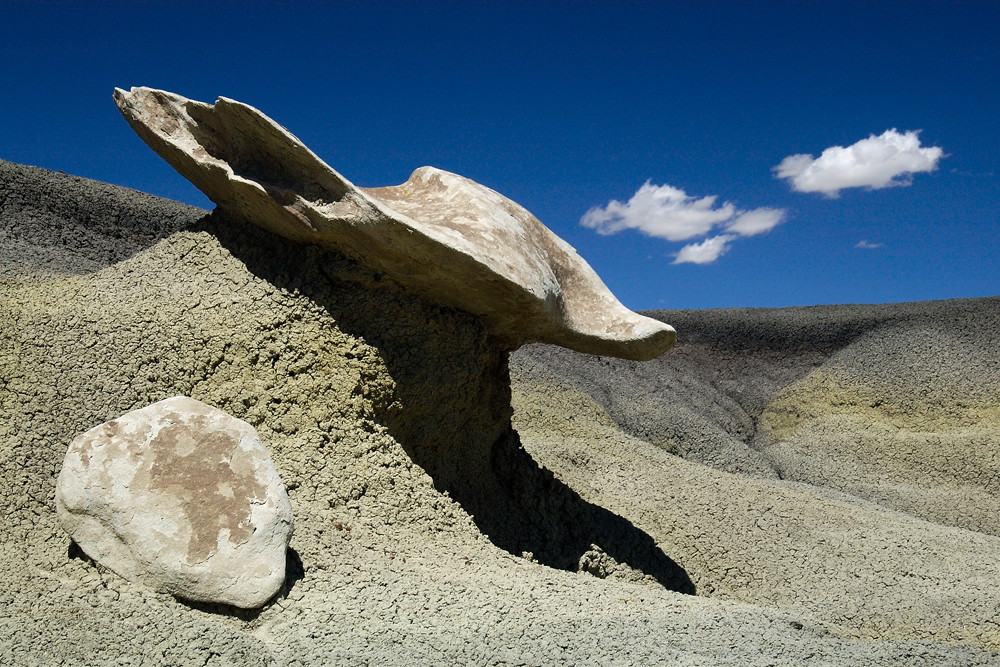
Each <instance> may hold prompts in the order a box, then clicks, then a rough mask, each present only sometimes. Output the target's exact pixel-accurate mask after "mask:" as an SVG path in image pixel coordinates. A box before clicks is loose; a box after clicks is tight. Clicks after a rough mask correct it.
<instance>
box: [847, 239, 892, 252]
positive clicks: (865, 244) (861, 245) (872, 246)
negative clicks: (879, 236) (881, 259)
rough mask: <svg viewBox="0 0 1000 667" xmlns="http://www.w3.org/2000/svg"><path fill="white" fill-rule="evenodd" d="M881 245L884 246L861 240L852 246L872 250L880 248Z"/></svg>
mask: <svg viewBox="0 0 1000 667" xmlns="http://www.w3.org/2000/svg"><path fill="white" fill-rule="evenodd" d="M883 245H885V244H884V243H870V242H868V241H867V240H865V239H862V240H860V241H858V242H857V243H856V244H855V245H854V247H855V248H865V249H867V250H873V249H875V248H881V247H882V246H883Z"/></svg>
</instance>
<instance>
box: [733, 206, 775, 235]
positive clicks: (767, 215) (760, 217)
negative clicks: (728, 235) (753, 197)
mask: <svg viewBox="0 0 1000 667" xmlns="http://www.w3.org/2000/svg"><path fill="white" fill-rule="evenodd" d="M784 219H785V209H783V208H755V209H754V210H752V211H747V212H746V213H741V214H740V215H738V216H736V218H735V219H734V220H733V221H732V222H730V223H729V224H727V225H726V231H728V232H733V233H734V234H739V235H740V236H756V235H757V234H763V233H764V232H769V231H771V230H772V229H774V228H775V227H776V226H777V225H779V224H780V223H781V222H782V221H783V220H784Z"/></svg>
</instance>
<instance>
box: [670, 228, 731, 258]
mask: <svg viewBox="0 0 1000 667" xmlns="http://www.w3.org/2000/svg"><path fill="white" fill-rule="evenodd" d="M735 238H736V236H735V235H734V234H719V235H718V236H713V237H711V238H707V239H705V240H704V241H702V242H701V243H689V244H687V245H686V246H684V247H683V248H681V249H680V252H678V253H677V254H676V255H674V261H673V263H674V264H685V263H688V264H711V263H712V262H714V261H715V260H717V259H719V258H720V257H722V256H723V255H725V254H726V253H727V252H728V251H729V245H730V243H731V242H732V241H733V239H735Z"/></svg>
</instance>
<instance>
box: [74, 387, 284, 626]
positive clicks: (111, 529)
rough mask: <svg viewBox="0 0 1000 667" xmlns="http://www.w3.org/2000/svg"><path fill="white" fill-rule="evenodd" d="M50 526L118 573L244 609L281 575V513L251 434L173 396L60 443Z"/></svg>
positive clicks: (273, 475)
mask: <svg viewBox="0 0 1000 667" xmlns="http://www.w3.org/2000/svg"><path fill="white" fill-rule="evenodd" d="M56 511H57V515H58V518H59V522H60V523H61V524H62V526H63V528H64V529H65V530H66V532H68V533H69V534H70V536H71V537H72V538H73V540H74V541H75V542H76V543H77V544H78V545H79V546H80V548H81V549H83V551H84V552H85V553H86V554H87V555H89V556H90V557H91V558H93V559H94V560H96V561H97V562H98V563H100V564H101V565H104V566H105V567H108V568H110V569H112V570H114V571H115V572H117V573H118V574H120V575H122V576H123V577H125V578H126V579H129V580H132V581H139V582H142V583H145V584H146V585H148V586H150V587H152V588H154V589H155V590H157V591H160V592H163V593H170V594H172V595H176V596H178V597H182V598H186V599H190V600H197V601H201V602H216V603H223V604H229V605H235V606H238V607H246V608H254V607H259V606H261V605H263V604H264V603H265V602H267V601H268V600H269V599H270V598H271V597H272V596H274V594H275V593H277V591H278V589H279V588H280V587H281V585H282V583H283V582H284V580H285V558H286V550H287V547H288V542H289V540H290V538H291V534H292V509H291V505H290V503H289V501H288V496H287V495H286V493H285V488H284V486H283V485H282V483H281V479H280V478H279V477H278V473H277V470H275V467H274V464H273V463H272V462H271V458H270V456H269V455H268V453H267V449H266V448H265V447H264V445H263V443H262V442H261V441H260V438H259V437H258V436H257V432H256V431H255V430H254V429H253V427H252V426H250V425H249V424H247V423H246V422H244V421H241V420H239V419H236V418H235V417H232V416H230V415H228V414H226V413H225V412H223V411H221V410H218V409H216V408H213V407H211V406H209V405H206V404H205V403H202V402H201V401H196V400H194V399H192V398H188V397H185V396H175V397H173V398H168V399H166V400H163V401H160V402H158V403H154V404H153V405H150V406H148V407H145V408H142V409H141V410H135V411H133V412H130V413H128V414H125V415H123V416H121V417H119V418H118V419H114V420H111V421H109V422H106V423H104V424H101V425H100V426H97V427H95V428H93V429H91V430H89V431H87V432H86V433H83V434H82V435H80V436H79V437H77V438H76V439H75V440H74V441H73V442H72V444H70V447H69V451H68V452H67V453H66V459H65V461H64V462H63V468H62V472H61V473H60V474H59V479H58V482H57V485H56Z"/></svg>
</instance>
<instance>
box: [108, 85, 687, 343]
mask: <svg viewBox="0 0 1000 667" xmlns="http://www.w3.org/2000/svg"><path fill="white" fill-rule="evenodd" d="M114 97H115V102H116V103H117V104H118V108H119V109H120V110H121V112H122V114H123V115H124V116H125V119H126V120H127V121H128V122H129V124H130V125H131V126H132V128H133V129H134V130H135V131H136V133H138V134H139V136H140V137H142V139H143V140H144V141H145V142H146V143H147V144H149V146H150V147H151V148H152V149H153V150H154V151H156V152H157V153H158V154H159V155H160V156H161V157H163V158H164V159H165V160H166V161H167V162H169V163H170V164H171V165H172V166H173V167H174V168H175V169H177V171H178V172H180V173H181V174H182V175H183V176H184V177H185V178H187V179H188V180H190V181H191V182H192V183H194V184H195V185H196V186H197V187H198V188H199V189H200V190H201V191H202V192H204V193H205V194H206V195H207V196H208V197H209V198H210V199H211V200H212V201H214V202H215V203H216V204H217V205H218V206H219V207H220V208H222V209H224V210H226V211H228V212H230V213H233V214H235V215H238V216H239V217H241V218H245V219H247V220H250V221H251V222H253V223H255V224H257V225H260V226H261V227H264V228H265V229H268V230H269V231H271V232H274V233H276V234H280V235H282V236H285V237H288V238H290V239H293V240H295V241H299V242H304V243H315V244H318V245H321V246H324V247H327V248H332V249H335V250H337V251H339V252H342V253H344V254H346V255H348V256H349V257H351V258H353V259H355V260H357V261H360V262H361V263H363V264H365V265H367V266H369V267H371V268H373V269H375V270H376V271H380V272H383V273H385V274H387V275H388V276H389V277H391V278H392V279H393V280H395V281H396V282H398V283H399V284H401V285H402V286H403V287H404V288H406V289H409V290H412V291H414V292H416V293H418V294H420V295H422V296H424V297H426V298H428V299H430V300H432V301H434V302H436V303H439V304H442V305H446V306H451V307H455V308H459V309H461V310H465V311H467V312H470V313H472V314H474V315H477V316H479V317H480V318H482V319H483V321H484V322H485V323H486V326H487V328H488V330H489V331H490V333H491V334H492V335H494V336H495V337H497V338H498V339H500V340H501V341H502V342H503V343H504V345H506V346H507V347H508V348H510V349H514V348H516V347H518V346H520V345H522V344H524V343H528V342H545V343H553V344H556V345H562V346H564V347H568V348H571V349H574V350H578V351H581V352H589V353H592V354H601V355H610V356H617V357H623V358H627V359H636V360H646V359H652V358H654V357H657V356H659V355H660V354H662V353H663V352H665V351H666V350H668V349H669V348H670V347H671V346H672V345H673V343H674V339H675V334H674V330H673V329H672V328H671V327H670V326H669V325H666V324H664V323H662V322H659V321H657V320H654V319H651V318H648V317H643V316H641V315H638V314H636V313H633V312H632V311H630V310H628V309H627V308H625V306H623V305H622V304H621V303H620V302H619V301H618V300H617V299H616V298H615V297H614V295H613V294H611V292H610V290H608V288H607V287H606V286H605V285H604V283H603V282H602V281H601V279H600V278H599V277H598V276H597V274H596V273H595V272H594V270H593V269H592V268H591V267H590V266H589V265H588V264H587V263H586V261H584V260H583V259H582V258H581V257H580V256H579V255H578V254H577V253H576V251H575V250H574V249H573V248H572V247H571V246H570V245H569V244H567V243H566V242H565V241H563V240H562V239H560V238H559V237H557V236H556V235H555V234H553V233H552V232H551V231H550V230H549V229H548V228H547V227H545V225H543V224H542V223H541V222H540V221H539V220H538V219H537V218H536V217H535V216H533V215H532V214H531V213H529V212H528V211H527V210H525V209H524V208H523V207H521V206H520V205H518V204H517V203H515V202H513V201H511V200H510V199H507V198H506V197H504V196H503V195H500V194H498V193H497V192H494V191H493V190H491V189H489V188H487V187H485V186H482V185H480V184H478V183H476V182H474V181H471V180H469V179H467V178H464V177H462V176H458V175H456V174H452V173H449V172H446V171H442V170H440V169H435V168H433V167H421V168H420V169H417V170H416V171H414V172H413V174H412V175H411V176H410V179H409V180H408V181H407V182H405V183H403V184H402V185H397V186H392V187H382V188H359V187H357V186H355V185H354V184H352V183H351V182H350V181H348V180H347V179H345V178H344V177H343V176H341V175H340V174H339V173H337V172H336V171H334V170H333V169H331V168H330V167H329V166H327V165H326V164H325V163H324V162H323V161H322V160H320V159H319V158H318V157H317V156H316V155H315V154H314V153H313V152H312V151H310V150H309V149H308V148H307V147H306V146H305V145H304V144H302V142H300V141H299V140H298V139H297V138H295V137H294V136H293V135H292V134H290V133H289V132H288V131H287V130H285V129H284V128H283V127H281V126H280V125H278V124H277V123H275V122H274V121H272V120H271V119H270V118H268V117H267V116H265V115H264V114H262V113H261V112H260V111H258V110H257V109H254V108H253V107H251V106H248V105H245V104H242V103H240V102H236V101H234V100H230V99H226V98H224V97H220V98H219V99H218V101H216V103H215V104H214V105H210V104H205V103H202V102H196V101H193V100H189V99H186V98H184V97H181V96H179V95H175V94H173V93H168V92H165V91H160V90H154V89H150V88H132V90H131V91H129V92H126V91H124V90H121V89H115V94H114Z"/></svg>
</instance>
